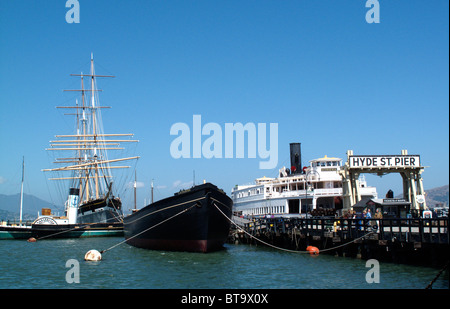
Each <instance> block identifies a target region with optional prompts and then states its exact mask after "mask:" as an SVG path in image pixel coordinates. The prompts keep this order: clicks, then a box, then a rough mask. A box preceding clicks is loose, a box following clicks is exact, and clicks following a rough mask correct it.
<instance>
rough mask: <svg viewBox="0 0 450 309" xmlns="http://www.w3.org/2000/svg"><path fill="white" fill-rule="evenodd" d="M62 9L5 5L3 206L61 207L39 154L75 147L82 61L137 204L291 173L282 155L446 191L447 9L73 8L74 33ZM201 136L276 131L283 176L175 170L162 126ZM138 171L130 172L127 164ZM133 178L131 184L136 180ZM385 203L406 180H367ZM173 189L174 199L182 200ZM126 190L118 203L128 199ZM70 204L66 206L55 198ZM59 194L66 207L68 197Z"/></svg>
mask: <svg viewBox="0 0 450 309" xmlns="http://www.w3.org/2000/svg"><path fill="white" fill-rule="evenodd" d="M65 2H66V1H65V0H58V1H55V0H33V1H31V0H1V1H0V92H1V96H0V107H1V112H0V141H1V152H0V194H14V193H17V192H19V190H20V173H21V170H20V169H21V160H22V156H25V161H26V186H25V192H26V193H29V194H34V195H36V196H38V197H40V198H43V199H45V200H48V201H50V202H53V203H62V202H63V199H64V198H65V196H60V195H61V194H58V193H57V192H56V191H55V190H56V189H54V185H53V183H52V182H51V181H47V180H46V178H48V177H49V176H50V175H49V174H45V173H43V172H41V169H44V168H50V167H52V164H51V162H52V160H51V158H50V157H49V154H48V153H47V152H46V151H45V148H47V147H48V142H49V141H50V140H51V139H52V138H53V136H54V135H55V134H64V133H71V132H72V131H71V130H72V126H71V125H72V122H71V119H70V118H69V117H68V116H64V115H63V112H62V111H60V110H57V109H55V106H59V105H71V104H73V102H74V100H75V99H74V98H75V97H74V96H73V94H67V93H63V91H62V90H63V89H67V88H77V87H79V81H78V80H77V79H75V78H74V77H70V76H69V74H71V73H80V72H81V71H83V72H88V70H89V60H90V54H91V52H93V53H94V59H95V63H96V73H98V74H113V75H115V76H117V77H116V78H115V79H111V80H99V88H101V89H103V92H102V93H101V94H100V100H101V103H102V105H108V106H112V109H111V110H106V111H104V112H103V119H104V126H105V131H106V132H110V133H118V132H121V133H129V132H131V133H135V138H136V139H139V140H140V143H139V145H138V146H137V147H136V149H134V150H135V152H136V154H137V155H140V156H141V158H140V160H139V161H138V163H137V165H136V167H137V173H138V180H139V181H140V182H142V183H143V187H142V188H140V189H139V196H138V199H139V201H140V203H141V204H142V203H143V200H144V198H147V199H149V196H150V181H151V179H154V180H155V186H158V188H157V189H156V190H155V196H156V198H162V197H165V196H168V195H171V194H172V193H173V192H174V191H178V190H179V187H180V185H179V184H187V183H189V182H191V181H192V178H193V177H192V175H193V170H195V174H196V182H201V181H202V180H203V179H206V180H208V181H211V182H213V183H215V184H217V185H218V186H219V187H221V188H223V189H224V190H225V191H226V192H228V193H229V192H230V191H231V188H232V187H233V186H234V185H235V184H243V183H247V182H251V181H253V180H254V179H255V178H257V177H261V176H264V175H265V176H275V175H276V174H277V171H278V168H280V167H282V166H283V165H285V166H289V143H290V142H301V143H302V155H303V158H302V159H303V160H302V161H303V164H304V165H305V164H308V161H309V160H311V159H314V158H318V157H323V156H324V155H328V156H335V157H341V158H343V159H346V151H347V150H348V149H352V150H354V153H355V154H361V155H362V154H400V152H401V150H402V149H407V150H408V151H409V153H410V154H420V155H421V160H422V164H423V165H425V166H429V168H427V169H426V170H425V172H424V174H423V177H424V185H425V188H426V189H428V188H432V187H436V186H441V185H444V184H448V182H449V86H448V85H449V62H448V59H449V2H448V1H447V0H433V1H418V0H417V1H411V0H396V1H387V0H379V3H380V17H381V22H380V23H379V24H368V23H367V22H366V20H365V15H366V12H367V11H368V8H366V7H365V3H366V1H365V0H358V1H354V0H351V1H350V0H342V1H335V0H317V1H306V0H295V1H289V0H287V1H265V0H258V1H256V0H255V1H249V0H240V1H224V0H221V1H219V0H207V1H203V0H196V1H193V0H180V1H173V0H167V1H162V0H158V1H155V0H145V1H137V0H131V1H101V0H90V1H86V0H79V3H80V23H79V24H68V23H66V20H65V15H66V12H67V11H68V10H69V9H68V8H66V7H65ZM194 114H200V115H202V122H203V124H204V123H207V122H215V123H218V124H219V125H221V126H222V128H223V126H224V124H225V123H227V122H228V123H236V122H242V123H244V124H245V123H248V122H252V123H255V124H257V123H267V124H269V123H278V147H279V151H278V157H279V158H278V166H277V168H276V169H274V170H260V169H259V161H260V159H259V158H256V159H248V158H245V159H236V158H234V159H204V158H202V159H178V160H176V159H173V158H172V157H171V155H170V144H171V142H172V141H173V140H174V138H175V137H174V136H171V135H170V134H169V132H170V127H171V126H172V124H174V123H176V122H184V123H187V124H188V125H189V126H190V127H191V129H192V116H193V115H194ZM133 167H134V166H133ZM131 172H132V171H131ZM367 179H368V180H369V181H370V184H372V185H376V186H377V187H378V191H379V194H380V195H384V194H385V192H386V191H387V190H388V189H389V188H392V189H393V190H394V192H395V194H397V193H401V190H402V184H401V177H400V176H399V175H391V176H385V177H383V178H380V177H376V176H370V177H369V176H367ZM177 185H178V186H177ZM130 191H131V190H128V191H127V192H126V193H123V194H124V199H126V201H132V194H130ZM64 194H66V192H64ZM64 194H63V195H64Z"/></svg>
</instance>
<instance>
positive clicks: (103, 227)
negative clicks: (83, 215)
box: [31, 223, 123, 239]
mask: <svg viewBox="0 0 450 309" xmlns="http://www.w3.org/2000/svg"><path fill="white" fill-rule="evenodd" d="M122 235H123V223H94V224H89V225H83V224H58V225H53V224H35V225H32V226H31V237H34V238H36V239H42V238H44V239H45V238H48V239H55V238H80V237H105V236H122Z"/></svg>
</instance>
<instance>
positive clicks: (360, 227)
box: [244, 217, 450, 244]
mask: <svg viewBox="0 0 450 309" xmlns="http://www.w3.org/2000/svg"><path fill="white" fill-rule="evenodd" d="M448 225H449V219H448V218H386V219H363V218H361V219H343V218H331V217H330V218H326V217H320V218H260V219H254V220H253V221H252V222H248V223H245V224H244V229H245V230H246V231H247V232H249V233H250V234H253V235H255V236H257V234H261V233H265V234H266V235H270V234H271V233H273V234H275V235H277V234H280V233H283V234H284V233H287V234H293V233H294V234H298V235H307V236H313V237H332V238H334V240H335V241H345V240H352V239H357V238H359V237H362V236H364V235H365V234H368V233H370V234H369V235H368V237H370V239H373V240H389V241H392V240H396V241H400V242H417V243H437V244H449V239H450V237H449V229H448Z"/></svg>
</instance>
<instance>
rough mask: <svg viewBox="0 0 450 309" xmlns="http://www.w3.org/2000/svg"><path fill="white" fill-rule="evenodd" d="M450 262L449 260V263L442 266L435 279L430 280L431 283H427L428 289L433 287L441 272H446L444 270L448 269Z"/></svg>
mask: <svg viewBox="0 0 450 309" xmlns="http://www.w3.org/2000/svg"><path fill="white" fill-rule="evenodd" d="M449 263H450V260H449V261H447V264H445V266H444V268H442V269H441V270H440V271H439V273H438V274H437V276H436V277H434V279H433V280H431V282H430V283H429V284H428V285H427V287H426V288H425V289H426V290H430V289H432V288H433V283H435V282H436V280H437V279H438V278H439V277H440V276H441V274H442V273H443V272H444V270H446V269H447V267H448V264H449Z"/></svg>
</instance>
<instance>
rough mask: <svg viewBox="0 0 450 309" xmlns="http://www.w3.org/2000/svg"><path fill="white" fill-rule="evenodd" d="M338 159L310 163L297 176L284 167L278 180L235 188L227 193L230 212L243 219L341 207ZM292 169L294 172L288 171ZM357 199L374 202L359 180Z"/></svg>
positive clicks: (373, 194)
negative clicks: (358, 195) (244, 217)
mask: <svg viewBox="0 0 450 309" xmlns="http://www.w3.org/2000/svg"><path fill="white" fill-rule="evenodd" d="M341 167H342V159H340V158H330V157H327V156H325V157H323V158H319V159H315V160H311V161H310V165H309V166H308V167H304V168H303V170H302V171H301V172H297V173H291V171H290V170H289V169H287V168H285V167H283V168H282V169H280V173H279V177H277V178H267V177H262V178H258V179H256V180H255V183H253V184H250V185H236V186H235V187H234V188H233V189H232V191H231V197H232V199H233V202H234V211H236V212H239V213H242V215H244V216H264V215H275V216H277V215H278V216H279V215H288V214H289V215H299V214H306V213H307V212H311V210H314V209H319V208H323V209H336V210H337V211H339V210H341V209H342V207H343V193H342V192H343V191H342V176H341V175H340V174H339V171H340V170H341ZM291 169H294V168H291ZM359 186H360V193H361V197H362V198H363V197H370V198H377V191H376V188H375V187H369V186H367V183H366V181H365V179H364V178H363V177H360V179H359Z"/></svg>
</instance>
